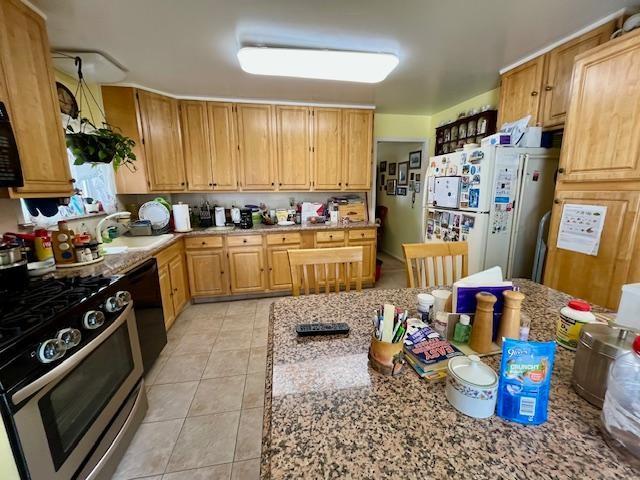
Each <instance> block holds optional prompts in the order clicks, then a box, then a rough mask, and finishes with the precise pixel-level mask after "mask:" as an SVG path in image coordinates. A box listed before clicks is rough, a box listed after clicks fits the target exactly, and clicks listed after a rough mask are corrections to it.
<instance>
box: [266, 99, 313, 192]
mask: <svg viewBox="0 0 640 480" xmlns="http://www.w3.org/2000/svg"><path fill="white" fill-rule="evenodd" d="M275 113H276V149H277V159H278V188H279V189H281V190H309V188H310V187H311V178H310V177H311V149H312V146H311V109H310V108H309V107H296V106H288V105H276V107H275Z"/></svg>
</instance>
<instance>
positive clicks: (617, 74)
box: [558, 30, 640, 182]
mask: <svg viewBox="0 0 640 480" xmlns="http://www.w3.org/2000/svg"><path fill="white" fill-rule="evenodd" d="M638 125H640V31H638V30H637V31H634V32H632V33H629V34H627V35H625V36H623V37H621V38H618V39H615V40H612V41H610V42H607V43H606V44H604V45H600V46H599V47H596V48H595V49H593V50H591V51H589V52H587V53H586V54H583V55H581V56H580V57H578V58H577V59H576V64H575V67H574V72H573V85H572V87H571V100H570V103H569V113H568V115H567V121H566V125H565V131H564V139H563V141H562V152H561V156H560V167H561V168H560V169H559V172H560V173H561V174H560V176H559V177H558V179H559V180H561V181H570V182H573V181H604V180H614V181H615V180H639V179H640V128H638Z"/></svg>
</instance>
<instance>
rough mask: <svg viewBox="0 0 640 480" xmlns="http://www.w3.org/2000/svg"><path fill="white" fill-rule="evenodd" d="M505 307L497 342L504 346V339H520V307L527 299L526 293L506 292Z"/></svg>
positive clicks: (504, 294) (503, 293) (504, 293)
mask: <svg viewBox="0 0 640 480" xmlns="http://www.w3.org/2000/svg"><path fill="white" fill-rule="evenodd" d="M502 295H503V296H504V306H503V307H502V318H501V319H500V327H499V328H498V338H497V339H496V342H497V343H498V345H500V346H502V338H503V337H504V338H515V339H516V340H517V339H518V338H520V307H521V306H522V301H523V300H524V299H525V295H524V293H521V292H516V291H514V290H505V291H504V292H502Z"/></svg>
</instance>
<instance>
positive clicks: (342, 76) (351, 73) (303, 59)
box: [238, 47, 398, 83]
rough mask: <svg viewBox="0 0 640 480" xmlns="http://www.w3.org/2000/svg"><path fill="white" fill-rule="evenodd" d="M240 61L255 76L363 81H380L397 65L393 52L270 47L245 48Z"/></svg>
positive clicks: (240, 52) (396, 58) (239, 54)
mask: <svg viewBox="0 0 640 480" xmlns="http://www.w3.org/2000/svg"><path fill="white" fill-rule="evenodd" d="M238 60H239V61H240V66H241V67H242V70H244V71H245V72H247V73H253V74H255V75H275V76H278V77H300V78H316V79H320V80H341V81H346V82H362V83H378V82H381V81H382V80H384V79H385V78H387V75H389V73H391V71H392V70H393V69H394V68H396V65H398V57H396V56H395V55H392V54H390V53H366V52H347V51H340V50H307V49H302V48H271V47H243V48H241V49H240V50H239V51H238Z"/></svg>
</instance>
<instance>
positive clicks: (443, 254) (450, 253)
mask: <svg viewBox="0 0 640 480" xmlns="http://www.w3.org/2000/svg"><path fill="white" fill-rule="evenodd" d="M402 249H403V250H404V260H405V263H406V268H407V286H408V287H409V288H427V287H434V286H439V285H451V284H452V283H453V282H455V281H456V280H459V279H460V278H463V277H466V276H467V275H468V274H469V273H468V271H469V244H468V243H467V242H441V243H405V244H403V245H402ZM459 258H460V266H459V265H458V259H459ZM414 268H415V272H414ZM414 274H415V275H414Z"/></svg>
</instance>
